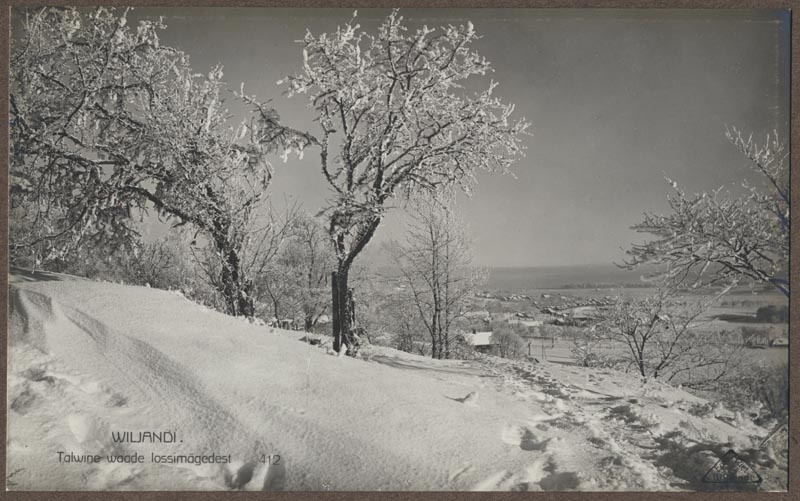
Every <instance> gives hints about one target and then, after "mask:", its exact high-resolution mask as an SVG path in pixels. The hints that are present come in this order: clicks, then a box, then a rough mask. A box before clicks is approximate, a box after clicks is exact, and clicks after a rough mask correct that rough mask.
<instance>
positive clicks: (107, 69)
mask: <svg viewBox="0 0 800 501" xmlns="http://www.w3.org/2000/svg"><path fill="white" fill-rule="evenodd" d="M126 12H127V11H125V12H123V13H122V14H117V13H116V11H114V10H110V9H106V8H102V7H101V8H97V9H95V10H92V11H88V12H87V11H78V10H76V9H73V8H66V9H64V8H44V9H38V10H36V11H33V12H32V13H31V14H29V15H28V17H27V18H26V20H25V22H24V26H23V29H22V30H21V34H20V36H19V37H18V38H17V39H15V43H14V48H13V51H12V57H11V59H12V61H11V67H12V69H13V71H12V74H11V96H10V108H11V141H12V154H11V162H10V179H11V208H12V209H11V212H12V217H15V218H19V221H20V222H19V224H14V225H12V227H13V228H14V230H15V231H14V233H13V234H12V235H11V238H10V251H11V254H12V257H15V258H22V257H23V256H30V258H32V261H33V262H34V263H36V262H39V263H42V262H47V261H49V260H52V259H57V258H58V257H60V256H62V255H63V254H65V253H68V252H70V251H71V250H72V249H75V248H76V247H78V246H80V245H85V244H90V245H92V246H100V245H107V246H111V247H119V246H125V245H130V243H131V242H133V241H136V240H137V239H138V236H139V235H138V232H137V231H136V229H135V227H134V226H133V225H132V224H131V223H132V221H133V220H134V217H135V216H136V215H138V214H141V213H143V212H146V211H147V210H148V209H153V208H154V209H155V210H156V211H157V213H158V214H159V216H160V217H163V218H165V219H167V220H170V221H172V222H174V223H175V224H178V225H182V224H190V225H192V226H193V227H194V228H196V229H197V230H199V231H200V232H202V233H203V234H204V236H205V238H206V240H207V241H208V242H209V243H211V244H212V245H213V246H214V251H215V252H216V253H217V254H218V255H219V256H221V258H222V259H223V261H222V262H223V265H222V266H221V267H220V269H219V273H220V276H219V278H218V280H217V282H218V286H219V288H220V293H221V294H222V296H223V297H224V298H225V303H226V309H227V311H228V312H229V313H231V314H234V315H252V313H253V304H252V301H251V300H250V297H249V292H248V289H249V288H250V287H251V285H250V284H251V283H252V281H251V280H250V278H249V277H247V276H245V275H244V273H243V271H242V268H241V257H240V255H239V254H240V251H241V249H242V248H243V246H244V243H245V241H246V240H247V234H246V228H247V227H248V225H249V222H250V218H251V214H252V213H253V211H254V210H255V208H256V207H257V206H258V204H259V203H260V202H261V200H262V198H263V197H264V194H265V192H266V189H267V187H268V186H269V184H270V181H271V179H272V168H271V166H270V165H269V163H268V162H267V161H266V155H267V154H269V153H271V152H275V151H277V150H287V151H288V150H299V149H300V148H302V146H303V145H305V144H307V142H308V140H307V139H306V138H305V137H304V136H303V135H302V134H299V133H295V132H294V131H291V130H290V129H286V128H283V127H282V126H280V125H279V123H278V116H277V114H276V113H275V112H274V111H273V110H271V109H269V108H267V107H265V106H264V105H263V104H261V103H259V102H258V101H256V100H255V98H253V97H250V96H246V95H245V94H244V92H243V89H242V91H241V92H240V93H238V94H236V95H235V97H236V99H239V100H241V101H242V102H244V103H245V104H246V105H247V106H248V107H249V108H250V109H251V112H252V113H251V115H250V116H249V117H248V119H247V120H245V121H244V122H242V123H240V124H234V123H232V122H231V116H230V114H229V113H228V112H227V110H225V109H224V108H223V97H222V92H221V89H222V87H223V85H224V82H223V81H222V77H223V75H222V71H221V70H220V69H219V68H214V69H212V70H211V72H209V73H208V75H206V76H204V77H199V76H197V74H196V72H195V71H194V70H192V68H191V67H190V65H189V60H188V57H187V56H186V55H185V54H184V53H183V52H181V51H179V50H176V49H173V48H171V47H166V46H163V45H161V43H160V41H159V38H158V31H159V30H162V29H164V25H163V24H161V22H151V21H142V22H140V23H139V24H138V25H137V26H135V27H130V26H128V25H127V19H126Z"/></svg>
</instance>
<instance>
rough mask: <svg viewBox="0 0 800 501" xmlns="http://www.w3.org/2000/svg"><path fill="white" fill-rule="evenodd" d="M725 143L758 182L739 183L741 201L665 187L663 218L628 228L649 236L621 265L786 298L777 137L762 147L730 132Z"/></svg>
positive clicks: (783, 152)
mask: <svg viewBox="0 0 800 501" xmlns="http://www.w3.org/2000/svg"><path fill="white" fill-rule="evenodd" d="M727 137H728V138H729V140H730V141H731V142H732V144H733V145H734V146H735V147H737V148H738V149H739V150H740V151H741V152H742V153H743V154H744V155H745V156H746V157H747V159H748V160H749V161H750V164H751V166H752V167H753V169H754V171H755V172H757V173H758V174H759V175H760V177H761V178H762V180H763V183H762V184H761V185H753V184H747V183H745V184H744V188H745V190H746V192H745V194H744V195H741V196H734V195H732V194H730V193H726V192H723V191H722V189H721V188H720V189H718V190H714V191H712V192H710V193H705V192H704V193H699V194H694V195H689V194H687V193H685V192H684V191H683V190H681V189H679V188H678V184H677V183H676V182H673V181H670V183H671V184H672V186H673V188H674V190H675V193H674V194H673V195H671V196H670V197H669V205H670V209H671V212H670V213H668V214H666V215H663V214H652V213H647V214H645V217H644V220H643V221H642V222H641V223H638V224H636V225H635V226H633V229H634V230H636V231H638V232H640V233H647V234H651V235H655V236H656V237H657V238H656V239H655V240H651V241H648V242H645V243H644V244H640V245H633V246H632V247H631V249H630V250H629V251H628V255H629V258H630V259H629V261H627V262H626V265H627V266H629V267H631V268H633V267H636V266H639V265H641V264H656V265H662V266H665V267H666V269H667V270H668V271H667V274H668V275H669V276H670V277H671V278H673V279H676V280H679V281H685V280H689V281H693V282H695V283H700V282H702V281H703V280H705V279H706V278H708V277H710V281H711V282H725V283H730V282H735V281H738V280H741V279H742V278H746V279H750V280H752V281H754V282H757V283H767V284H771V285H772V286H774V287H775V288H776V289H778V290H779V291H780V292H781V293H783V294H784V295H786V296H787V297H788V296H789V280H788V275H787V272H788V264H789V233H790V228H791V225H790V189H789V161H788V155H789V151H788V150H787V149H786V147H785V144H784V143H783V142H781V141H780V140H779V139H778V136H777V134H773V135H768V136H767V138H766V140H765V141H764V143H762V144H759V143H757V142H755V141H754V140H753V138H752V136H750V137H748V138H747V139H745V138H744V137H743V136H742V134H741V133H740V132H739V131H738V130H736V129H730V130H728V132H727Z"/></svg>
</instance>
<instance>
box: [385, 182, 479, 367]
mask: <svg viewBox="0 0 800 501" xmlns="http://www.w3.org/2000/svg"><path fill="white" fill-rule="evenodd" d="M410 205H411V209H410V214H411V220H410V222H409V224H408V227H407V229H406V231H405V234H404V239H403V240H402V241H392V242H390V243H389V244H388V245H387V248H388V251H389V254H390V255H391V256H392V260H393V262H394V264H395V265H396V266H397V268H398V269H399V270H400V273H401V275H402V279H401V284H402V285H403V286H404V288H405V289H406V290H407V291H408V294H409V295H410V304H412V305H413V308H414V309H415V310H416V311H417V313H418V315H419V319H420V322H421V323H422V325H423V326H424V329H425V331H427V334H428V337H429V338H430V343H431V356H432V357H433V358H450V347H451V342H452V339H451V337H452V335H453V334H454V332H453V324H454V322H455V321H456V319H457V318H458V317H459V316H460V315H461V311H462V309H463V306H464V301H465V300H466V299H467V297H468V296H469V295H471V294H472V293H473V292H475V290H476V289H477V288H478V287H479V286H480V284H481V283H483V281H484V278H485V277H484V274H483V273H481V270H479V269H478V268H476V267H475V266H474V265H473V255H472V249H471V245H470V244H471V242H470V239H469V236H468V233H467V230H466V226H465V224H464V222H463V221H462V219H461V218H460V217H459V214H458V209H457V206H456V205H455V202H454V197H453V195H452V194H442V195H441V196H439V197H435V196H433V195H431V194H429V193H424V194H422V195H420V196H417V197H415V198H414V199H413V200H412V201H411V204H410Z"/></svg>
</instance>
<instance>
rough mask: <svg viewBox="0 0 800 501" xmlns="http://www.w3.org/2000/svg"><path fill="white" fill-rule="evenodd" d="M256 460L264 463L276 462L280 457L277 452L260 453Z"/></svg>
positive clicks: (278, 461)
mask: <svg viewBox="0 0 800 501" xmlns="http://www.w3.org/2000/svg"><path fill="white" fill-rule="evenodd" d="M258 461H259V462H260V463H265V464H278V463H280V461H281V457H280V455H278V454H270V455H269V456H267V455H264V454H262V455H261V458H260V459H259V460H258Z"/></svg>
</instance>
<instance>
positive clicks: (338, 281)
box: [331, 269, 358, 356]
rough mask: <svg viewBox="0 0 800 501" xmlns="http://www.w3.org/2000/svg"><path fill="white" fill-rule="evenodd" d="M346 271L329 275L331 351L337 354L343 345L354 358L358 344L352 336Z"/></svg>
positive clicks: (351, 301) (351, 310)
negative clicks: (331, 316) (331, 305)
mask: <svg viewBox="0 0 800 501" xmlns="http://www.w3.org/2000/svg"><path fill="white" fill-rule="evenodd" d="M348 271H349V270H346V269H340V270H339V271H334V272H332V274H331V297H332V300H333V301H332V303H333V308H332V311H331V313H332V315H333V318H332V322H331V324H332V327H333V349H334V351H336V352H339V351H340V350H341V348H342V345H344V346H345V348H346V349H347V354H348V355H350V356H355V355H356V352H357V351H358V342H357V341H356V339H355V336H353V313H354V308H353V306H354V304H353V296H352V291H350V289H349V287H348Z"/></svg>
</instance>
